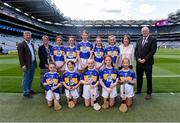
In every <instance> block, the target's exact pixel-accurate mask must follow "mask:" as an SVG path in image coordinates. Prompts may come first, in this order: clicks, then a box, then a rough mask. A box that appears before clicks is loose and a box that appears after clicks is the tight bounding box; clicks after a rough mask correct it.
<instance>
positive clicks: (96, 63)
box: [95, 61, 104, 70]
mask: <svg viewBox="0 0 180 123" xmlns="http://www.w3.org/2000/svg"><path fill="white" fill-rule="evenodd" d="M100 65H101V63H100V62H96V61H95V67H99V66H100ZM103 69H104V64H103V65H102V66H101V68H100V70H103Z"/></svg>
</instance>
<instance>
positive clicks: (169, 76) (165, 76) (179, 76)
mask: <svg viewBox="0 0 180 123" xmlns="http://www.w3.org/2000/svg"><path fill="white" fill-rule="evenodd" d="M171 77H174V78H180V75H159V76H153V78H171ZM0 78H22V76H0ZM34 78H40V76H34ZM144 78H146V77H145V76H144Z"/></svg>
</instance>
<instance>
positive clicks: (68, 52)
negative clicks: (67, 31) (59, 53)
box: [65, 46, 77, 59]
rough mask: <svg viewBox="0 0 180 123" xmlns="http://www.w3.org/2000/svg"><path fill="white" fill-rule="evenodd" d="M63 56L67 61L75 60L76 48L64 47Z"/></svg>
mask: <svg viewBox="0 0 180 123" xmlns="http://www.w3.org/2000/svg"><path fill="white" fill-rule="evenodd" d="M65 55H66V58H67V59H76V57H77V51H76V47H75V46H74V47H70V46H69V47H66V48H65Z"/></svg>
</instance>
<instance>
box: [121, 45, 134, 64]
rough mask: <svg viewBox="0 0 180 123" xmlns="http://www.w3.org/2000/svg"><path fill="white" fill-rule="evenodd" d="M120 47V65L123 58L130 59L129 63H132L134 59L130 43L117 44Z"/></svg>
mask: <svg viewBox="0 0 180 123" xmlns="http://www.w3.org/2000/svg"><path fill="white" fill-rule="evenodd" d="M119 48H120V62H119V63H120V65H121V62H122V60H123V59H124V58H128V59H129V60H130V65H132V63H133V61H134V47H133V45H132V44H129V45H128V46H124V44H121V45H120V46H119Z"/></svg>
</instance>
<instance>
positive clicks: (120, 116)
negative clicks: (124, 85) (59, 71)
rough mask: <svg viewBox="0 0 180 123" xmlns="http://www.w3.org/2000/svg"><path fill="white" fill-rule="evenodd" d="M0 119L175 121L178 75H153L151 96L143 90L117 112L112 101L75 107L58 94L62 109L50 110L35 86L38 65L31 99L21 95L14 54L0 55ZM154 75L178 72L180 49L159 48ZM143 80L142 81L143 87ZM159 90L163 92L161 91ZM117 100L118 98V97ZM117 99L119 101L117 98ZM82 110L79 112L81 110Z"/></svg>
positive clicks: (37, 85)
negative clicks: (101, 105)
mask: <svg viewBox="0 0 180 123" xmlns="http://www.w3.org/2000/svg"><path fill="white" fill-rule="evenodd" d="M0 66H1V67H0V92H1V93H0V122H3V121H6V122H7V121H9V122H10V121H14V122H21V121H26V122H31V121H39V122H42V121H49V122H53V121H65V122H68V121H70V122H73V121H76V122H78V121H86V122H91V121H96V122H98V121H106V122H116V121H120V122H125V121H129V122H132V121H137V122H145V121H146V122H148V121H151V122H162V121H164V122H165V121H166V122H174V121H175V122H177V121H180V117H179V111H180V107H179V105H180V93H175V94H173V93H172V94H170V93H169V92H180V84H179V81H180V77H155V78H153V89H154V92H158V93H154V94H153V99H152V100H149V101H146V100H145V99H144V96H145V94H144V93H143V94H142V95H137V96H135V97H134V104H133V107H132V108H131V109H130V110H129V111H128V112H127V113H120V112H119V111H118V107H119V105H120V104H116V105H115V107H113V108H111V109H108V110H103V109H102V110H101V111H99V112H97V111H94V110H93V109H92V108H86V107H84V103H83V101H82V99H81V98H80V99H79V103H80V104H79V105H78V106H77V107H76V108H75V109H69V108H68V107H67V103H66V99H65V97H64V96H62V100H61V101H62V105H63V109H62V110H61V111H58V112H56V111H54V110H53V109H52V108H51V109H50V108H48V107H47V104H46V101H45V98H44V94H43V93H42V92H43V90H42V89H40V87H39V85H40V84H39V83H40V80H39V75H40V70H39V68H37V69H36V73H35V79H34V82H33V89H34V90H35V91H37V92H41V93H40V94H37V95H35V96H34V98H33V99H25V98H23V97H22V94H21V92H22V90H21V75H22V73H21V69H20V67H19V61H18V58H17V55H4V56H0ZM153 75H154V76H166V75H180V50H177V49H160V50H158V51H157V53H156V56H155V65H154V71H153ZM145 89H146V82H145V81H144V84H143V91H145ZM162 92H163V93H162ZM118 100H119V99H118ZM117 102H120V101H117ZM81 112H83V113H81Z"/></svg>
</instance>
